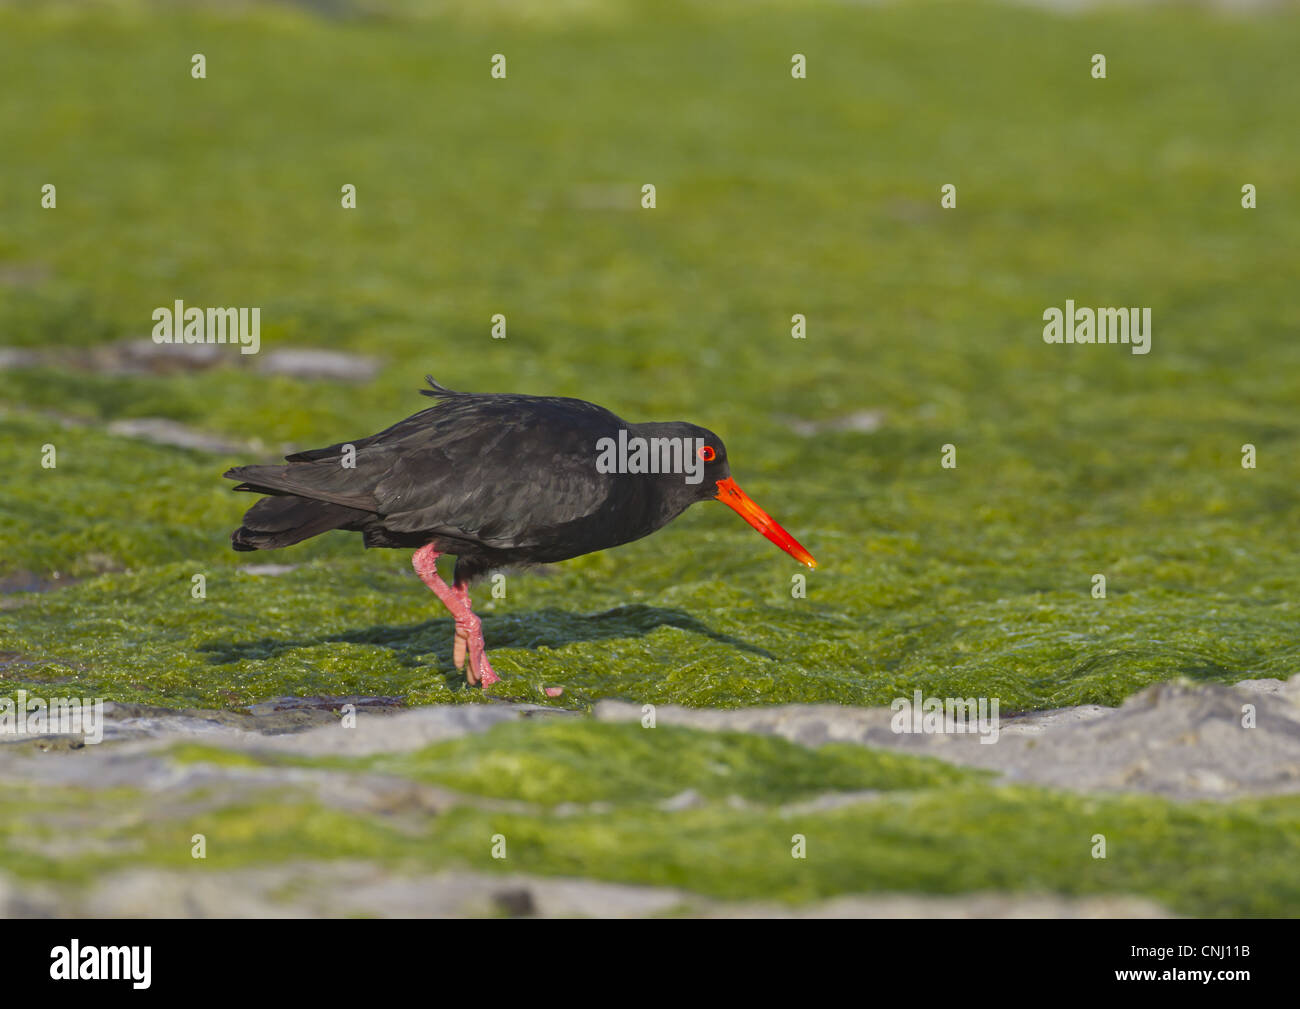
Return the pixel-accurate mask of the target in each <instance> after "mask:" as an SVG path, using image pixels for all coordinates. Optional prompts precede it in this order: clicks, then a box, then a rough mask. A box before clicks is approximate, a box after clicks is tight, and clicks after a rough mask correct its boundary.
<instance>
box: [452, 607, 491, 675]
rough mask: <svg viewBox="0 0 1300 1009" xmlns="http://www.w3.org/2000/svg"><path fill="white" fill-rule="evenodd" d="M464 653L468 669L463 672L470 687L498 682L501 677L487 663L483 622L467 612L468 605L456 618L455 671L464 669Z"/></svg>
mask: <svg viewBox="0 0 1300 1009" xmlns="http://www.w3.org/2000/svg"><path fill="white" fill-rule="evenodd" d="M466 595H468V593H466ZM466 652H468V653H469V669H468V670H466V671H465V678H466V679H467V680H469V683H470V686H473V685H474V684H475V683H482V684H483V686H485V687H490V686H491V685H492V684H494V683H497V682H499V681H500V679H501V677H499V676H497V674H496V671H495V670H494V669H493V668H492V663H490V662H488V657H487V643H486V642H485V641H484V640H483V621H481V620H480V619H479V618H478V617H477V616H476V615H475V614H473V613H471V612H470V611H469V607H468V605H466V608H465V611H464V616H459V617H457V618H456V641H455V645H454V649H453V652H452V659H453V660H454V661H455V663H456V668H457V669H464V668H465V653H466Z"/></svg>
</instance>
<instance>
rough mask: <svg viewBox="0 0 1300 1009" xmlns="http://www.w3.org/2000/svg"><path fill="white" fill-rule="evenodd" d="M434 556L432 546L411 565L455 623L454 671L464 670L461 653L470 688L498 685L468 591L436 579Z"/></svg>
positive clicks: (464, 586)
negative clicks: (467, 667) (466, 659)
mask: <svg viewBox="0 0 1300 1009" xmlns="http://www.w3.org/2000/svg"><path fill="white" fill-rule="evenodd" d="M437 560H438V552H437V551H436V550H434V549H433V546H432V544H430V545H429V546H426V547H421V548H420V549H419V550H417V551H415V554H414V556H413V557H412V558H411V563H412V565H413V566H414V567H415V573H416V574H418V575H419V576H420V580H421V581H423V582H424V584H425V585H427V586H429V589H430V590H431V591H432V592H433V594H434V595H436V596H437V597H438V598H439V599H441V600H442V604H443V605H444V606H446V607H447V609H448V610H449V611H450V612H451V615H452V616H453V617H454V618H455V619H456V638H455V641H454V643H453V645H452V660H453V661H454V662H455V663H456V668H457V669H464V668H465V653H466V652H468V653H469V669H468V670H467V671H466V673H465V677H466V679H468V680H469V683H470V686H473V685H475V684H476V683H482V684H483V686H485V687H490V686H491V685H492V684H494V683H497V682H499V681H500V679H501V678H500V677H499V676H497V674H496V671H495V670H494V669H493V668H492V663H490V662H488V659H487V645H486V644H485V643H484V641H483V622H482V621H481V620H479V618H478V617H477V616H475V614H474V611H473V610H472V609H471V608H470V598H469V587H468V586H467V585H465V584H464V583H463V582H457V583H456V584H455V585H448V584H447V583H446V582H444V581H443V580H442V579H441V578H440V577H438V566H437Z"/></svg>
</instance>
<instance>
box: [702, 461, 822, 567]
mask: <svg viewBox="0 0 1300 1009" xmlns="http://www.w3.org/2000/svg"><path fill="white" fill-rule="evenodd" d="M716 500H718V501H721V502H722V503H723V504H724V505H726V506H727V507H729V508H733V509H735V512H736V514H737V515H739V516H740V517H741V518H742V519H744V520H745V521H746V522H748V523H749V524H750V525H752V526H753V527H754V528H755V529H757V530H758V531H759V532H761V533H762V534H763V535H764V536H766V537H767V538H768V539H769V540H771V541H772V542H773V543H775V544H776V545H777V546H779V547H780V548H781V549H782V550H784V551H785V552H786V553H788V554H789V555H790V556H791V557H793V558H794V559H795V560H797V561H798V562H799V563H800V564H806V565H808V567H810V568H815V567H816V566H817V562H816V561H815V560H813V556H812V554H810V553H809V552H808V551H807V550H805V549H804V548H803V547H801V546H800V545H799V541H798V540H797V539H795V538H794V537H793V536H791V535H790V534H789V533H788V532H786V531H785V530H784V529H782V528H781V527H780V526H779V525H777V524H776V520H775V519H773V518H772V516H771V515H769V514H768V513H767V512H765V511H763V509H762V508H760V507H759V506H758V505H756V504H754V501H753V499H752V498H751V497H750V496H749V495H748V494H746V493H745V492H744V491H743V490H741V489H740V488H739V487H737V486H736V481H735V480H733V479H731V477H727V479H725V480H719V481H718V493H717V496H716Z"/></svg>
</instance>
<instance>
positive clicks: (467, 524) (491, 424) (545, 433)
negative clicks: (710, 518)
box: [225, 376, 817, 686]
mask: <svg viewBox="0 0 1300 1009" xmlns="http://www.w3.org/2000/svg"><path fill="white" fill-rule="evenodd" d="M427 381H428V383H429V385H430V386H431V388H429V389H422V390H421V394H422V395H425V396H432V397H434V398H436V400H437V403H436V404H435V405H434V406H431V407H429V408H428V409H426V410H421V411H420V412H419V413H417V414H414V415H412V416H410V417H407V418H406V419H405V420H403V421H399V422H398V423H396V424H394V425H393V426H392V427H390V428H388V429H387V430H385V431H381V432H379V434H374V435H371V436H370V437H368V438H361V439H358V440H357V441H354V442H340V443H339V444H337V445H330V446H329V447H328V448H317V449H311V450H310V451H307V452H297V453H295V454H294V455H290V456H286V460H287V461H288V465H287V466H236V467H235V468H234V469H231V470H228V471H227V472H226V474H225V476H227V477H229V478H230V479H232V480H239V481H241V482H240V483H239V485H238V486H237V487H235V490H237V491H254V492H256V493H259V494H267V495H270V496H269V497H264V498H263V499H262V500H260V501H258V502H257V503H256V504H255V505H253V507H251V508H250V509H248V511H247V512H246V513H245V514H244V524H243V525H242V526H240V527H239V528H238V529H236V530H235V531H234V533H233V534H231V537H230V542H231V544H232V545H233V546H234V548H235V549H236V550H274V549H277V548H279V547H287V546H289V545H290V544H293V543H299V542H301V541H302V540H305V539H308V538H309V537H312V536H318V535H320V534H321V533H323V532H328V531H329V530H331V529H346V530H349V531H351V532H359V533H361V535H362V541H363V542H364V544H365V545H366V546H367V547H406V548H415V555H414V557H412V563H413V565H414V566H415V570H416V573H417V574H419V576H420V578H421V579H422V580H423V581H424V583H425V584H426V585H427V586H429V588H430V589H432V590H433V592H434V593H435V594H436V595H437V596H438V598H439V599H441V600H442V602H443V604H444V605H445V606H446V607H447V609H448V610H450V611H451V615H452V616H453V617H454V618H455V620H456V639H455V640H456V644H455V655H454V659H455V663H456V668H457V669H462V668H464V665H465V653H466V650H468V652H469V661H470V668H469V671H468V673H467V676H468V679H469V682H470V683H471V684H473V683H478V682H482V684H483V685H484V686H487V685H488V684H491V683H495V682H497V675H496V673H494V672H493V670H492V666H491V665H490V664H489V663H488V660H487V655H486V653H485V648H484V643H483V630H482V625H481V623H480V621H479V618H478V617H477V616H475V615H474V613H473V611H472V610H471V609H470V596H469V588H468V586H469V582H470V581H471V580H472V579H474V578H476V577H478V576H480V575H483V574H485V573H486V572H488V571H491V570H492V569H494V568H499V567H504V566H507V565H518V564H545V563H550V562H554V561H562V560H567V559H568V558H570V557H577V556H579V555H581V554H586V553H591V552H592V551H595V550H604V549H606V548H608V547H614V546H618V545H619V544H621V543H629V542H631V541H632V540H636V539H640V538H641V537H642V536H648V535H649V534H650V533H652V532H654V531H655V530H657V529H660V528H662V527H663V526H665V525H667V524H668V523H669V522H671V521H672V520H673V519H675V518H676V517H677V516H678V515H680V514H681V513H682V512H683V511H685V510H686V508H687V507H689V506H690V505H692V504H694V503H695V502H697V501H705V500H709V499H713V500H717V501H721V502H722V503H723V504H726V505H729V506H730V507H732V508H734V509H735V510H736V511H737V512H738V513H739V514H740V516H741V517H742V518H743V519H744V520H745V521H746V522H748V523H749V524H750V525H751V526H753V527H754V528H755V529H757V530H758V531H759V532H760V533H762V534H763V535H764V536H766V537H767V538H768V539H769V540H771V541H772V542H773V543H775V544H776V545H777V546H779V547H780V548H781V549H782V550H784V551H785V552H786V553H788V554H790V556H792V557H794V558H795V559H796V560H797V561H799V562H800V563H802V564H806V565H807V566H808V567H810V568H812V567H816V566H817V562H816V561H814V560H813V558H812V555H811V554H809V553H808V551H807V550H805V549H804V548H803V547H801V546H800V545H799V544H798V542H796V541H795V539H794V537H793V536H791V535H790V534H789V533H787V532H786V531H785V530H784V529H782V528H781V527H780V526H779V525H777V524H776V522H774V521H773V520H772V518H771V517H770V516H769V515H768V514H767V513H766V512H765V511H763V509H761V508H760V507H758V505H756V504H755V503H754V502H753V501H752V500H750V498H749V496H748V495H747V494H745V492H744V491H742V490H741V489H740V488H739V487H738V486H736V481H734V480H733V479H732V478H731V469H730V467H729V466H728V465H727V450H726V447H725V446H724V445H723V444H722V439H721V438H719V437H718V436H717V435H716V434H714V433H713V432H712V431H710V430H708V429H707V428H702V427H698V426H696V425H695V424H687V423H683V422H673V423H664V424H659V423H650V424H629V423H628V422H627V421H624V420H621V419H619V418H618V417H616V416H615V415H614V414H612V413H610V412H609V411H608V410H606V409H605V408H604V407H600V406H597V405H596V404H594V403H587V402H585V401H583V400H580V399H565V398H560V397H551V396H517V395H510V394H501V393H491V394H480V393H463V392H453V391H452V390H450V389H444V388H443V387H442V386H440V385H438V383H437V382H435V381H434V380H433V378H432V377H431V376H430V377H428V378H427ZM440 554H454V555H455V556H456V568H455V574H454V576H453V584H452V585H448V584H447V583H446V582H444V581H443V580H442V579H441V578H440V577H438V571H437V567H436V566H435V561H436V560H437V558H438V556H439V555H440Z"/></svg>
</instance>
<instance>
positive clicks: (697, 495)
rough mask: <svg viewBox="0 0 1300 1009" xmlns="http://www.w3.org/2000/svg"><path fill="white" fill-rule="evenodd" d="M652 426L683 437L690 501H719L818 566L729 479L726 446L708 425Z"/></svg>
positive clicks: (803, 560)
mask: <svg viewBox="0 0 1300 1009" xmlns="http://www.w3.org/2000/svg"><path fill="white" fill-rule="evenodd" d="M655 426H656V427H661V428H665V429H672V430H673V433H674V434H675V435H677V436H678V437H680V438H682V439H683V444H684V445H685V446H686V448H687V452H689V456H688V457H687V458H686V460H685V461H686V467H685V468H686V473H685V474H684V476H685V488H686V490H685V491H684V493H686V494H689V495H690V502H691V503H694V502H695V501H708V500H713V501H721V502H722V503H723V504H725V505H726V506H727V507H728V508H731V509H732V510H734V511H735V512H736V514H737V515H739V516H740V517H741V518H743V519H744V520H745V521H746V522H748V523H749V524H750V525H751V526H753V527H754V528H755V529H757V530H758V531H759V532H760V533H762V534H763V535H764V536H766V537H767V538H768V539H769V540H771V541H772V542H773V543H775V544H776V545H777V546H779V547H780V548H781V549H782V550H784V551H785V552H786V553H788V554H789V555H790V556H791V557H793V558H794V559H795V560H797V561H798V562H799V563H800V564H803V565H806V566H807V567H810V568H815V567H816V566H817V562H816V561H815V560H814V559H813V556H812V554H810V553H809V552H808V551H807V550H805V549H804V548H803V547H802V546H801V545H800V544H799V541H798V540H796V539H795V538H794V537H793V536H791V535H790V534H789V533H788V532H786V531H785V530H784V529H782V528H781V526H780V525H779V524H778V523H777V521H776V520H775V519H774V518H772V516H771V515H769V514H768V513H767V512H765V511H763V509H762V508H760V507H759V506H758V505H757V504H755V503H754V499H753V498H751V497H750V496H749V495H748V494H746V493H745V492H744V491H743V490H741V489H740V487H739V485H738V484H737V483H736V481H735V480H733V479H732V477H731V466H730V465H728V463H727V446H726V445H724V444H723V443H722V439H721V438H719V437H718V436H717V435H716V434H714V433H713V432H712V431H710V430H709V429H708V428H705V427H700V426H698V425H696V424H686V423H676V424H663V425H655ZM687 452H683V455H684V456H686V455H687Z"/></svg>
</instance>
